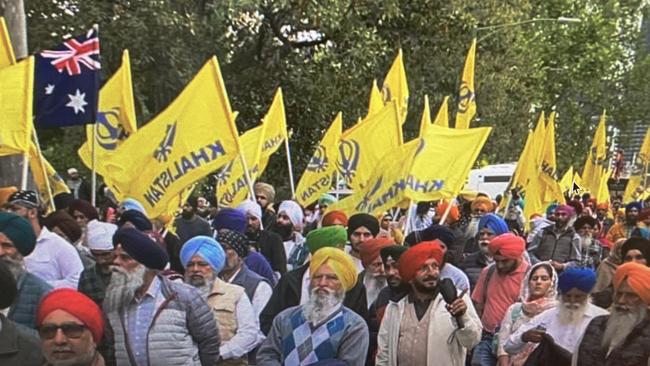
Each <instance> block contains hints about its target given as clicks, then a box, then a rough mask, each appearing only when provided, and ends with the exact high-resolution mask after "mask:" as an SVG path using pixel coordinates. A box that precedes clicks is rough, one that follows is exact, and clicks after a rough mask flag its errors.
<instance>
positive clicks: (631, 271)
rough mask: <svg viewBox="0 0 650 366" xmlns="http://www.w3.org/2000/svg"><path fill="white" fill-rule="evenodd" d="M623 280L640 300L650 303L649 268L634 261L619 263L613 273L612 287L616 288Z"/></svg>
mask: <svg viewBox="0 0 650 366" xmlns="http://www.w3.org/2000/svg"><path fill="white" fill-rule="evenodd" d="M625 280H627V284H628V285H630V287H632V290H634V292H636V294H637V295H639V297H640V298H641V300H643V302H645V303H646V305H650V268H649V267H646V266H644V265H642V264H639V263H634V262H628V263H625V264H623V265H620V266H619V267H618V269H616V274H614V289H615V290H618V288H619V287H620V286H621V283H623V281H625Z"/></svg>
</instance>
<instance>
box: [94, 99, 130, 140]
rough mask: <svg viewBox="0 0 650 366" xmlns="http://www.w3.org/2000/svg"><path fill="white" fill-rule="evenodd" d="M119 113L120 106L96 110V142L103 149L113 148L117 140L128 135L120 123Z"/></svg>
mask: <svg viewBox="0 0 650 366" xmlns="http://www.w3.org/2000/svg"><path fill="white" fill-rule="evenodd" d="M120 113H121V112H120V107H114V108H112V109H110V110H108V111H106V112H97V124H98V126H97V143H98V144H99V146H101V147H102V148H103V149H106V150H115V148H117V143H118V141H120V140H124V139H126V138H127V137H129V133H128V132H127V131H126V130H125V129H124V128H123V127H122V125H121V124H120V115H121V114H120ZM111 122H112V123H111Z"/></svg>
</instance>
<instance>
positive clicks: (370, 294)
mask: <svg viewBox="0 0 650 366" xmlns="http://www.w3.org/2000/svg"><path fill="white" fill-rule="evenodd" d="M394 244H395V241H394V240H393V239H390V238H373V239H370V240H368V241H366V242H364V243H363V244H361V249H360V250H359V254H360V256H361V262H362V263H363V268H364V270H363V271H362V272H361V273H359V281H361V283H363V286H364V287H365V289H366V300H367V301H368V308H370V306H371V305H372V304H373V303H374V302H375V300H376V299H377V296H378V295H379V291H381V290H382V289H383V288H384V287H386V275H385V274H384V264H383V262H382V261H381V256H380V255H379V252H380V251H381V249H382V248H385V247H387V246H390V245H394Z"/></svg>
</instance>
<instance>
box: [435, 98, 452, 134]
mask: <svg viewBox="0 0 650 366" xmlns="http://www.w3.org/2000/svg"><path fill="white" fill-rule="evenodd" d="M433 124H434V125H438V126H440V127H449V97H444V99H442V104H440V109H438V114H436V119H435V120H433Z"/></svg>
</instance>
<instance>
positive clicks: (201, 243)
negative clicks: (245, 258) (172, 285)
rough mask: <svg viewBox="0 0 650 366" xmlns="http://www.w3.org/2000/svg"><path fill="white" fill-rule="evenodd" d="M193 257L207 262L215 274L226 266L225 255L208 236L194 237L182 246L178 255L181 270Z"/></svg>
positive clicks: (218, 245)
mask: <svg viewBox="0 0 650 366" xmlns="http://www.w3.org/2000/svg"><path fill="white" fill-rule="evenodd" d="M195 255H198V256H201V258H203V259H204V260H205V261H206V262H208V263H209V264H210V267H212V271H214V272H215V273H219V272H221V270H222V269H223V267H224V266H225V265H226V253H225V252H224V251H223V248H222V247H221V245H220V244H219V243H218V242H217V241H216V240H214V239H212V238H211V237H209V236H204V235H200V236H195V237H193V238H192V239H190V240H188V241H186V242H185V244H183V247H182V248H181V253H180V257H181V264H182V265H183V268H187V263H189V262H190V260H191V259H192V257H194V256H195Z"/></svg>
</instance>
